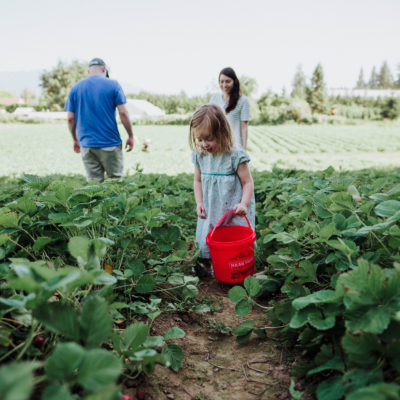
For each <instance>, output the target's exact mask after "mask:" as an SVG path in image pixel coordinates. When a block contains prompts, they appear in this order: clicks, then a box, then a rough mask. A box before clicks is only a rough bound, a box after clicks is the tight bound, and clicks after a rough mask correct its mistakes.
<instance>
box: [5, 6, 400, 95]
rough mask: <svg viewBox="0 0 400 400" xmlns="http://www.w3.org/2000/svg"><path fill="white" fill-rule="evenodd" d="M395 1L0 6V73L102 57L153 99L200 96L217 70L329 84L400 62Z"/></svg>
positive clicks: (263, 83)
mask: <svg viewBox="0 0 400 400" xmlns="http://www.w3.org/2000/svg"><path fill="white" fill-rule="evenodd" d="M399 41H400V0H335V1H328V0H241V1H237V0H230V1H226V0H164V1H163V0H109V1H105V0H67V1H60V0H0V48H1V55H2V56H1V63H0V71H11V70H33V69H45V70H50V69H51V68H53V67H55V66H56V64H57V62H58V61H59V60H62V61H65V62H70V61H72V60H74V59H78V60H80V61H89V60H90V59H91V58H93V57H101V58H103V59H104V60H105V61H106V62H107V63H108V64H109V66H110V69H111V71H110V72H111V77H112V78H114V79H117V80H119V81H124V82H129V83H130V84H132V85H134V86H136V87H139V88H141V89H143V90H148V91H152V92H156V93H168V94H172V93H179V92H180V91H181V90H184V91H185V92H186V93H187V94H189V95H195V94H204V93H205V92H207V91H210V90H214V89H215V88H216V86H215V85H216V80H217V77H218V73H219V71H220V70H221V69H222V68H223V67H225V66H231V67H233V68H234V69H235V70H236V72H237V74H238V75H239V76H240V75H247V76H250V77H253V78H255V79H256V81H257V83H258V94H261V93H264V92H266V91H267V90H268V89H271V90H273V91H275V92H280V91H281V90H282V88H283V87H284V86H286V89H287V90H291V83H292V80H293V76H294V74H295V72H296V67H297V65H299V64H301V65H302V67H303V71H304V72H305V74H306V75H307V76H308V77H310V76H311V74H312V72H313V70H314V68H315V66H316V65H317V63H319V62H320V63H321V64H322V66H323V69H324V73H325V81H326V83H327V85H328V86H329V87H353V86H354V85H355V82H356V81H357V78H358V74H359V71H360V68H361V67H363V68H364V76H365V77H366V79H369V76H370V73H371V69H372V67H373V66H376V68H377V70H378V71H379V69H380V67H381V65H382V63H383V61H385V60H386V61H387V62H388V64H389V67H390V69H391V72H392V74H393V75H395V76H396V77H397V75H398V73H399V71H398V66H399V65H400V52H399Z"/></svg>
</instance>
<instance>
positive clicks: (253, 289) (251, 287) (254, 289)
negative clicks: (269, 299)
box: [244, 276, 260, 296]
mask: <svg viewBox="0 0 400 400" xmlns="http://www.w3.org/2000/svg"><path fill="white" fill-rule="evenodd" d="M244 287H245V288H246V290H247V293H248V294H249V296H256V295H257V293H258V292H259V291H260V284H259V283H258V280H257V279H256V278H254V276H248V277H247V278H246V279H245V280H244Z"/></svg>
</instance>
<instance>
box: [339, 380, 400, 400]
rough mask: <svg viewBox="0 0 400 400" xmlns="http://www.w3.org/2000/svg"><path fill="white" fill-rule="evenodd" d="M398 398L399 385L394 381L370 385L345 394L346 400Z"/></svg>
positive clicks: (386, 399) (389, 399)
mask: <svg viewBox="0 0 400 400" xmlns="http://www.w3.org/2000/svg"><path fill="white" fill-rule="evenodd" d="M399 398H400V386H399V385H396V384H395V383H378V384H375V385H370V386H368V387H366V388H361V389H358V390H356V391H354V392H352V393H350V394H349V395H348V396H346V400H372V399H373V400H397V399H399Z"/></svg>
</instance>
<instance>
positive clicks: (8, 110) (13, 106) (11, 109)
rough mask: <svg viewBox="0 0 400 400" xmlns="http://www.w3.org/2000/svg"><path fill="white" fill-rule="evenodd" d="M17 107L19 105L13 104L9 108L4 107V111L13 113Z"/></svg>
mask: <svg viewBox="0 0 400 400" xmlns="http://www.w3.org/2000/svg"><path fill="white" fill-rule="evenodd" d="M18 107H19V104H17V103H14V104H10V105H9V106H6V111H7V112H8V113H10V114H11V113H13V112H14V111H15V110H16V109H17V108H18Z"/></svg>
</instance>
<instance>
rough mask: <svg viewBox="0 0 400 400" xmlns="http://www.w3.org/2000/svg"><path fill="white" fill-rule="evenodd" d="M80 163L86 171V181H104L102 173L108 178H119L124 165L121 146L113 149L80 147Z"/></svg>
mask: <svg viewBox="0 0 400 400" xmlns="http://www.w3.org/2000/svg"><path fill="white" fill-rule="evenodd" d="M81 154H82V161H83V165H84V167H85V170H86V180H87V181H88V182H89V181H98V182H103V181H104V172H107V175H108V177H109V178H117V177H121V176H122V174H123V169H124V163H123V155H122V145H119V146H114V147H103V148H95V147H81Z"/></svg>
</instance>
